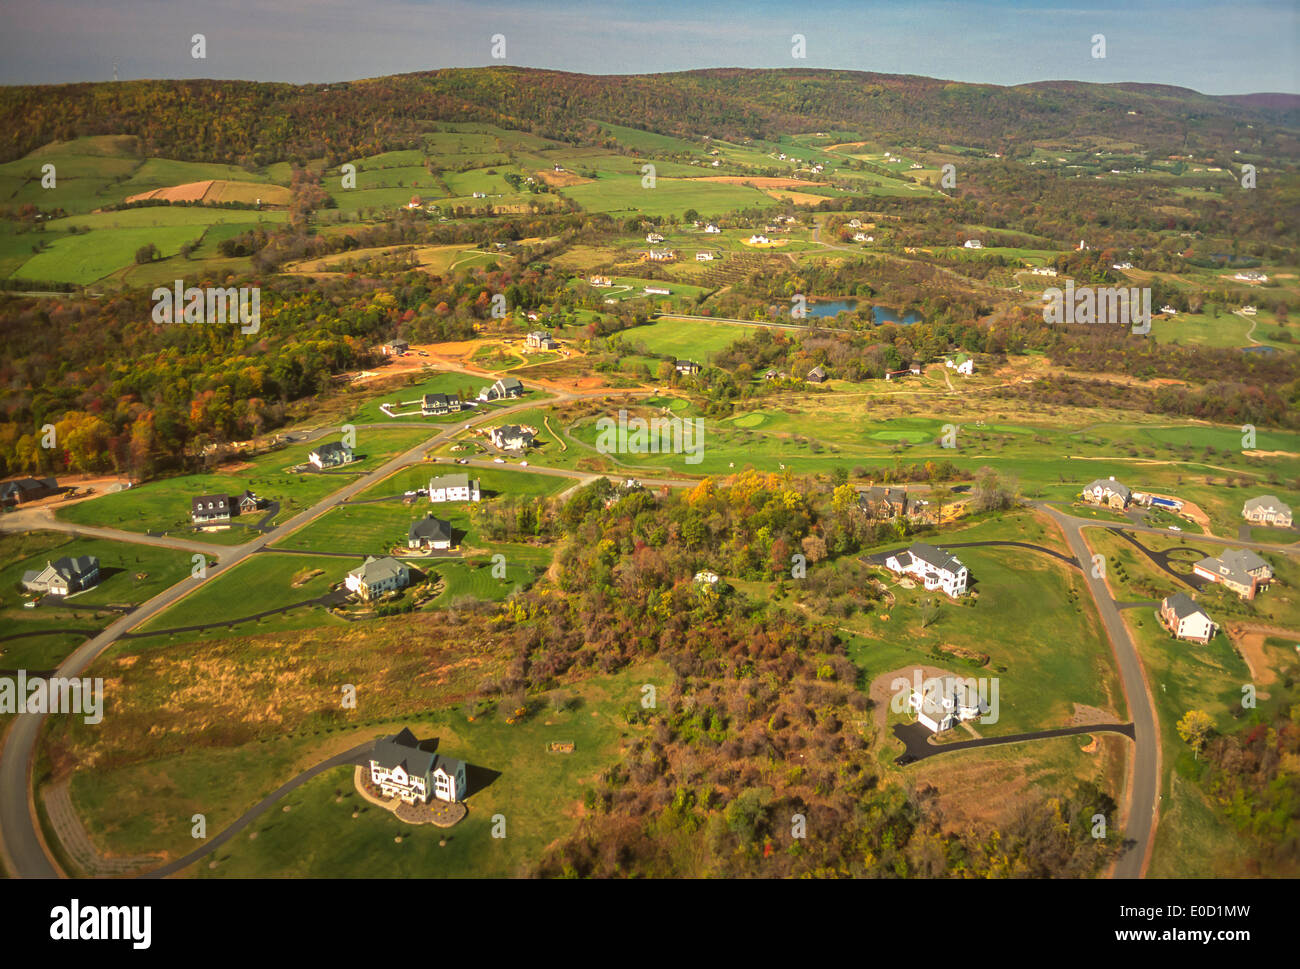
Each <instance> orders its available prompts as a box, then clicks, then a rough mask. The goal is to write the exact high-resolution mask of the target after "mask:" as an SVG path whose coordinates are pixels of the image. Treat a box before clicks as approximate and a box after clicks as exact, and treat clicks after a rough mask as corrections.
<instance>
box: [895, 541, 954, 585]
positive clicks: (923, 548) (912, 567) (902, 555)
mask: <svg viewBox="0 0 1300 969" xmlns="http://www.w3.org/2000/svg"><path fill="white" fill-rule="evenodd" d="M885 567H886V568H888V569H889V570H890V571H891V572H896V573H897V574H899V575H911V576H914V577H916V578H918V579H920V580H921V582H922V584H924V586H925V588H926V589H927V590H929V591H931V592H933V591H934V590H935V589H942V590H943V591H944V594H945V595H948V596H950V597H951V598H953V599H956V598H958V597H959V596H962V595H965V593H966V582H967V579H968V578H969V576H970V573H969V572H968V571H967V570H966V566H964V565H962V563H961V560H960V559H958V558H957V557H956V556H955V555H950V554H949V553H947V552H945V551H944V550H943V549H941V548H935V547H934V546H933V545H927V544H926V543H925V542H916V543H914V544H913V545H912V546H911V548H908V549H906V550H905V551H902V552H899V553H898V554H897V555H891V556H889V558H887V559H885Z"/></svg>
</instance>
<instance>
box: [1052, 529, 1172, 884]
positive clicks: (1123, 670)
mask: <svg viewBox="0 0 1300 969" xmlns="http://www.w3.org/2000/svg"><path fill="white" fill-rule="evenodd" d="M1039 507H1041V508H1042V509H1043V510H1044V511H1046V512H1047V514H1048V515H1050V516H1051V517H1052V518H1053V519H1054V520H1055V521H1056V523H1057V524H1058V525H1060V526H1061V530H1062V531H1063V532H1064V533H1065V539H1066V541H1067V542H1068V543H1069V545H1070V551H1072V552H1074V555H1075V557H1076V558H1077V559H1078V560H1079V565H1080V567H1081V568H1082V569H1083V578H1084V581H1085V582H1086V583H1087V584H1088V591H1089V592H1090V593H1091V594H1092V599H1093V602H1095V603H1096V604H1097V612H1098V613H1099V614H1100V615H1101V621H1102V624H1103V625H1104V626H1105V628H1106V635H1107V636H1108V637H1109V638H1110V645H1111V649H1112V651H1113V652H1114V654H1115V662H1116V665H1117V666H1118V668H1119V675H1120V682H1121V683H1122V684H1123V687H1124V698H1125V702H1126V703H1127V706H1128V711H1129V716H1130V717H1131V718H1132V723H1133V733H1132V737H1133V741H1134V747H1133V761H1132V766H1131V772H1130V775H1129V781H1128V785H1127V794H1128V799H1127V807H1126V810H1125V823H1124V833H1125V838H1126V840H1127V842H1128V847H1126V848H1125V850H1124V852H1123V854H1121V855H1120V857H1119V859H1118V860H1117V861H1116V862H1115V867H1114V870H1113V874H1114V877H1116V878H1141V877H1142V876H1143V875H1144V874H1145V872H1146V866H1147V862H1148V859H1149V858H1150V855H1151V845H1152V843H1153V841H1154V839H1155V829H1156V815H1157V812H1158V803H1157V802H1158V799H1159V796H1160V730H1159V728H1158V726H1157V724H1156V712H1155V705H1154V704H1153V703H1152V700H1151V695H1150V693H1149V692H1148V690H1147V682H1146V676H1145V673H1144V671H1143V669H1142V660H1141V658H1140V657H1139V656H1138V651H1137V647H1136V646H1134V645H1133V639H1132V637H1130V636H1129V633H1128V628H1127V627H1126V626H1125V625H1124V620H1123V618H1122V617H1121V616H1120V614H1119V610H1118V609H1117V608H1116V607H1115V600H1114V599H1112V598H1111V595H1110V590H1109V589H1108V588H1107V587H1106V583H1105V581H1104V580H1102V579H1100V578H1097V577H1095V576H1094V575H1093V574H1092V552H1091V551H1090V550H1089V548H1088V546H1087V543H1085V542H1084V540H1083V532H1082V530H1083V529H1084V528H1086V527H1089V526H1092V527H1102V528H1105V527H1107V525H1108V523H1106V522H1097V521H1093V520H1092V519H1087V518H1076V517H1074V516H1073V515H1067V514H1065V513H1064V512H1061V511H1058V510H1057V509H1055V508H1053V507H1051V506H1050V505H1039ZM1119 527H1122V528H1126V529H1127V528H1133V529H1139V530H1140V529H1141V527H1142V526H1136V525H1124V526H1119ZM1151 531H1160V529H1151Z"/></svg>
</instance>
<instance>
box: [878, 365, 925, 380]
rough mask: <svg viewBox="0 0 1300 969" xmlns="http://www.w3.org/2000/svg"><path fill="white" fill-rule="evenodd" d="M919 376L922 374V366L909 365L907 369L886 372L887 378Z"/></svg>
mask: <svg viewBox="0 0 1300 969" xmlns="http://www.w3.org/2000/svg"><path fill="white" fill-rule="evenodd" d="M908 376H911V377H919V376H921V368H920V367H908V368H907V369H906V370H891V371H889V372H888V373H887V374H885V379H886V380H897V379H898V378H899V377H908Z"/></svg>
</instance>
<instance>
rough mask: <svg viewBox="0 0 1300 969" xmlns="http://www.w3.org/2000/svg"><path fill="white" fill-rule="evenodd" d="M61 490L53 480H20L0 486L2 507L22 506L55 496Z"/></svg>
mask: <svg viewBox="0 0 1300 969" xmlns="http://www.w3.org/2000/svg"><path fill="white" fill-rule="evenodd" d="M58 490H59V486H58V483H57V482H56V481H55V480H54V479H53V478H19V479H18V480H17V481H6V482H5V483H4V484H0V505H21V504H24V503H26V502H28V501H36V500H38V499H40V498H45V497H47V496H48V495H52V494H54V493H55V492H56V491H58Z"/></svg>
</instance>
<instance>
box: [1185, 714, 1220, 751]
mask: <svg viewBox="0 0 1300 969" xmlns="http://www.w3.org/2000/svg"><path fill="white" fill-rule="evenodd" d="M1177 730H1178V736H1179V737H1181V738H1182V739H1183V742H1184V743H1185V744H1187V745H1188V746H1189V747H1191V748H1192V752H1193V753H1194V754H1196V757H1197V758H1198V759H1199V758H1200V756H1201V750H1202V749H1203V748H1204V747H1205V742H1206V741H1207V740H1209V739H1210V734H1211V733H1213V732H1214V721H1213V720H1212V719H1211V718H1210V715H1209V714H1208V713H1206V712H1205V711H1204V710H1188V711H1187V713H1186V714H1184V715H1183V719H1181V720H1179V721H1178V725H1177Z"/></svg>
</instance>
